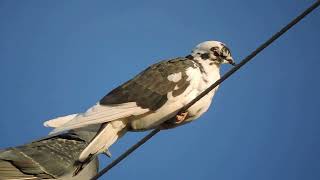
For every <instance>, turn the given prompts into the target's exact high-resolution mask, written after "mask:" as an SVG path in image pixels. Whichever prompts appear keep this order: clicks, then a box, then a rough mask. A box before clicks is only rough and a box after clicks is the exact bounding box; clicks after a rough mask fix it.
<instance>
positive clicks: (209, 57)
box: [189, 41, 236, 66]
mask: <svg viewBox="0 0 320 180" xmlns="http://www.w3.org/2000/svg"><path fill="white" fill-rule="evenodd" d="M189 57H190V58H194V59H197V60H200V61H209V62H210V64H216V65H220V64H231V65H233V66H235V65H236V64H235V62H234V60H233V58H232V56H231V52H230V50H229V48H228V47H227V46H226V45H225V44H224V43H222V42H219V41H205V42H202V43H200V44H198V45H197V46H196V47H195V48H194V49H193V50H192V53H191V55H189Z"/></svg>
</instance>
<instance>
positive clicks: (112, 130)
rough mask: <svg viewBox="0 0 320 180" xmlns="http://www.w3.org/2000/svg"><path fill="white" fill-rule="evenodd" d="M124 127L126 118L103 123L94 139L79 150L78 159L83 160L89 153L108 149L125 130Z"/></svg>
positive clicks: (93, 153) (98, 152)
mask: <svg viewBox="0 0 320 180" xmlns="http://www.w3.org/2000/svg"><path fill="white" fill-rule="evenodd" d="M125 127H126V120H116V121H112V122H108V123H105V124H103V125H102V126H101V128H100V131H99V132H98V133H97V135H96V136H95V137H94V139H93V140H92V141H91V142H90V144H89V145H88V146H87V147H86V148H85V149H84V150H83V151H82V152H81V154H80V156H79V161H81V162H84V161H86V160H87V159H88V158H89V157H91V155H97V154H100V153H102V152H104V151H106V150H108V149H109V147H110V146H111V145H112V144H113V143H114V142H116V140H117V139H119V138H120V137H121V136H122V135H123V134H124V133H125V132H126V129H125Z"/></svg>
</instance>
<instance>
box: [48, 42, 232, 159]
mask: <svg viewBox="0 0 320 180" xmlns="http://www.w3.org/2000/svg"><path fill="white" fill-rule="evenodd" d="M225 63H228V64H232V65H235V63H234V61H233V58H232V56H231V52H230V50H229V48H228V47H227V46H226V45H225V44H224V43H221V42H218V41H206V42H203V43H200V44H199V45H197V46H196V47H195V48H194V49H193V51H192V53H191V54H190V55H188V56H186V57H178V58H175V59H171V60H165V61H161V62H159V63H157V64H154V65H152V66H150V67H149V68H147V69H145V70H144V71H142V72H141V73H140V74H138V75H137V76H136V77H134V78H133V79H131V80H129V81H127V82H126V83H124V84H122V85H121V86H119V87H117V88H116V89H114V90H112V91H111V92H109V93H108V94H107V95H106V96H104V97H103V98H102V99H101V100H100V101H99V102H98V103H97V104H96V105H94V106H93V107H91V108H90V109H88V110H87V111H86V112H84V113H78V114H72V115H68V116H64V117H59V118H56V119H53V120H49V121H46V122H45V123H44V125H45V126H47V127H53V128H55V129H54V130H53V131H52V133H51V134H52V135H57V134H60V133H63V132H66V131H69V130H77V129H78V128H82V129H86V128H92V127H94V128H97V129H99V130H98V133H97V135H96V136H95V137H94V138H93V139H92V141H91V142H90V143H89V145H88V146H87V147H86V148H85V149H84V150H83V151H82V152H81V153H80V154H79V157H78V160H79V162H83V163H85V162H86V161H88V160H89V161H90V159H91V158H92V157H95V156H96V155H97V154H99V153H106V154H107V155H110V152H109V150H108V148H109V147H110V146H111V145H112V144H113V143H114V142H115V141H117V139H119V138H120V137H121V136H123V135H124V134H125V133H126V132H127V131H145V130H150V129H153V128H173V127H176V126H179V125H182V124H185V123H188V122H190V121H192V120H194V119H196V118H198V117H200V116H201V115H202V114H203V113H204V112H206V111H207V110H208V108H209V106H210V104H211V101H212V98H213V96H214V94H215V92H216V90H217V88H216V89H215V90H213V91H211V92H210V93H209V94H207V95H206V96H205V97H204V98H202V99H201V100H199V101H198V102H197V103H195V104H194V105H193V106H192V107H190V108H189V109H188V110H187V111H186V112H183V113H181V114H178V115H177V116H176V114H177V113H178V111H179V110H180V108H182V107H183V106H184V105H186V104H187V103H189V102H190V101H191V100H193V99H194V98H195V97H197V96H198V95H199V94H200V93H201V92H203V91H204V90H205V89H206V88H208V87H209V86H210V85H212V84H213V83H214V82H215V81H216V80H218V79H219V78H220V73H219V68H220V65H221V64H225ZM175 116H176V118H175V121H172V122H167V121H168V120H169V119H171V118H172V117H175ZM164 122H166V123H165V126H163V124H164Z"/></svg>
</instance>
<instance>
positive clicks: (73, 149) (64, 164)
mask: <svg viewBox="0 0 320 180" xmlns="http://www.w3.org/2000/svg"><path fill="white" fill-rule="evenodd" d="M84 135H85V136H86V137H87V136H88V133H85V134H81V135H79V134H77V133H71V132H69V133H66V134H62V135H58V136H53V137H48V138H44V139H41V140H39V141H34V142H31V143H29V144H25V145H22V146H18V147H12V148H8V149H5V150H0V179H5V180H9V179H15V180H17V179H19V180H22V179H63V180H67V179H70V180H71V179H74V180H75V179H79V180H80V179H83V180H87V179H90V178H91V177H93V176H94V175H95V174H96V173H97V171H98V160H97V158H95V159H93V160H92V161H91V162H89V164H88V165H87V166H86V167H85V168H84V169H83V170H82V171H81V172H80V173H79V174H78V175H77V176H75V177H73V175H74V171H75V170H76V169H77V165H76V163H75V162H77V160H78V158H79V155H80V153H81V152H82V151H83V150H84V149H85V148H86V146H87V145H88V139H90V138H83V137H84ZM90 140H91V139H90Z"/></svg>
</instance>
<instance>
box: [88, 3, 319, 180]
mask: <svg viewBox="0 0 320 180" xmlns="http://www.w3.org/2000/svg"><path fill="white" fill-rule="evenodd" d="M319 5H320V0H317V1H316V2H315V3H314V4H312V5H311V6H310V7H309V8H308V9H306V10H305V11H304V12H303V13H301V14H300V15H299V16H297V17H296V18H295V19H293V20H292V21H291V22H290V23H289V24H287V25H286V26H285V27H283V28H282V29H281V30H280V31H279V32H277V33H276V34H274V35H273V36H272V37H271V38H270V39H268V40H267V41H266V42H265V43H263V44H262V45H261V46H259V47H258V48H257V49H256V50H254V51H253V52H252V53H251V54H249V55H248V56H247V57H246V58H244V59H243V60H242V61H241V62H240V63H239V64H237V65H236V66H235V67H234V68H232V69H231V70H230V71H228V72H227V73H226V74H225V75H223V76H222V77H221V78H220V79H219V80H217V81H216V82H215V83H214V84H212V85H211V86H210V87H209V88H208V89H206V90H205V91H203V92H202V93H201V94H200V95H199V96H197V97H196V98H195V99H193V100H192V101H191V102H190V103H188V104H187V105H186V106H184V107H183V108H181V110H180V111H179V113H181V112H185V111H186V110H187V109H189V108H190V107H191V106H192V105H193V104H195V103H196V102H197V101H199V100H200V99H201V98H203V97H204V96H205V95H206V94H208V93H209V92H210V91H212V90H213V89H214V88H216V87H217V86H218V85H219V84H221V83H222V82H223V81H225V80H226V79H227V78H229V77H230V76H231V75H232V74H233V73H235V72H236V71H237V70H239V69H240V68H241V67H242V66H244V65H245V64H246V63H247V62H249V61H250V60H252V58H254V57H255V56H256V55H257V54H259V53H260V52H261V51H262V50H264V49H265V48H266V47H268V46H269V45H270V44H271V43H273V42H274V41H275V40H276V39H278V38H279V37H280V36H282V35H283V34H284V33H286V32H287V31H288V30H289V29H290V28H292V27H293V26H294V25H295V24H297V23H298V22H299V21H301V20H302V19H303V18H304V17H305V16H307V15H308V14H309V13H311V12H312V11H313V10H314V9H316V8H317V7H318V6H319ZM179 113H178V114H179ZM158 132H160V129H155V130H153V131H151V132H150V133H149V134H148V135H147V136H145V137H144V138H142V139H141V140H140V141H139V142H138V143H136V144H134V145H133V146H132V147H131V148H129V149H128V150H127V151H126V152H124V153H123V154H122V155H121V156H119V157H118V158H117V159H115V160H114V161H113V162H112V163H110V164H109V165H108V166H107V167H105V168H104V169H102V170H101V171H100V172H99V173H98V174H97V175H96V176H94V177H93V178H91V180H96V179H98V178H99V177H101V176H102V175H103V174H105V173H106V172H108V171H109V170H110V169H112V168H113V167H114V166H116V165H117V164H118V163H119V162H121V161H122V160H123V159H125V158H126V157H127V156H129V155H130V154H131V153H132V152H133V151H135V150H136V149H138V148H139V147H140V146H141V145H143V144H144V143H145V142H147V141H148V140H149V139H151V138H152V137H153V136H154V135H156V134H157V133H158Z"/></svg>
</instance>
